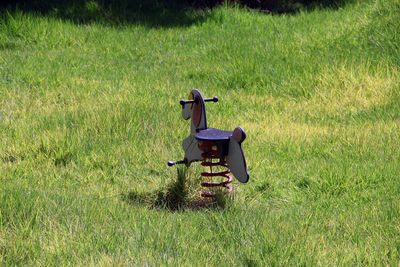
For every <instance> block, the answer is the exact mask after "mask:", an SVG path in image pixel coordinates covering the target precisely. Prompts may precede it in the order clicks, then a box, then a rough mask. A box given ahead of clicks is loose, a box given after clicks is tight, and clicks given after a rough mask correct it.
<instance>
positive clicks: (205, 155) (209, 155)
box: [201, 144, 232, 197]
mask: <svg viewBox="0 0 400 267" xmlns="http://www.w3.org/2000/svg"><path fill="white" fill-rule="evenodd" d="M207 146H208V148H209V149H208V151H209V152H208V153H202V154H201V156H202V157H203V162H202V163H201V165H202V166H208V167H210V172H202V173H201V176H203V177H216V176H221V177H224V178H226V179H227V180H226V181H223V182H203V183H201V186H203V187H217V186H220V187H225V188H226V189H228V192H229V193H231V192H232V187H231V186H229V184H230V183H231V182H232V177H231V176H230V175H229V174H230V173H231V170H230V169H229V168H228V164H227V163H226V162H221V161H219V162H212V161H207V159H211V160H212V159H219V157H218V153H217V151H216V150H212V148H211V147H212V144H211V145H207ZM216 166H222V167H226V168H227V170H226V171H222V172H213V171H212V167H216ZM201 196H202V197H212V196H213V194H212V193H211V192H203V193H202V194H201Z"/></svg>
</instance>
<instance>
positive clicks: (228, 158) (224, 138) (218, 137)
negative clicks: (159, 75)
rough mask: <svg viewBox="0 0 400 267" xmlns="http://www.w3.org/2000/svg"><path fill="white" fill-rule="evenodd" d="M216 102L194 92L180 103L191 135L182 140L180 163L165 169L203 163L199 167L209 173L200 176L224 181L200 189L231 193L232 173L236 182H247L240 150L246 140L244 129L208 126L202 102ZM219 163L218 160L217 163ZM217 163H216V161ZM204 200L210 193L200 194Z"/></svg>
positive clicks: (243, 159) (170, 163)
mask: <svg viewBox="0 0 400 267" xmlns="http://www.w3.org/2000/svg"><path fill="white" fill-rule="evenodd" d="M209 101H212V102H217V101H218V98H217V97H213V98H207V99H204V98H203V96H202V94H201V93H200V91H199V90H197V89H194V90H192V91H191V93H190V95H189V100H181V101H180V104H181V105H182V117H183V118H184V119H185V120H188V119H189V118H191V119H192V120H191V125H190V135H189V136H188V137H186V138H185V139H184V140H183V144H182V147H183V150H184V151H185V157H184V159H183V160H180V161H168V166H173V165H175V164H186V166H187V167H189V166H190V164H191V163H192V162H194V161H202V163H201V165H202V166H208V167H210V172H202V173H201V176H203V177H216V176H220V177H223V178H225V181H223V182H203V183H202V184H201V185H202V186H203V187H224V188H226V189H227V190H228V192H232V187H231V186H230V185H229V184H230V183H231V182H232V177H231V176H230V175H229V174H230V173H232V174H233V175H234V176H235V178H236V179H237V180H239V182H242V183H247V181H248V180H249V173H248V171H247V166H246V159H245V157H244V152H243V148H242V145H241V144H242V142H243V141H244V139H245V138H246V133H245V132H244V130H243V128H241V127H236V128H235V130H233V132H231V131H222V130H219V129H215V128H208V127H207V114H206V106H205V102H209ZM217 160H218V161H217ZM215 161H216V162H215ZM217 166H221V167H225V168H226V170H225V171H218V172H213V170H212V168H213V167H217ZM201 195H202V196H203V197H211V196H212V193H211V192H203V193H202V194H201Z"/></svg>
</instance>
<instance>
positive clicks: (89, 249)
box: [0, 0, 400, 266]
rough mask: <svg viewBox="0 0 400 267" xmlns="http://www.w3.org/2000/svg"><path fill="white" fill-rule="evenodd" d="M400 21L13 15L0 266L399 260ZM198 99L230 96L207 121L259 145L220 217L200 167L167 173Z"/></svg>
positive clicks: (378, 5) (1, 136)
mask: <svg viewBox="0 0 400 267" xmlns="http://www.w3.org/2000/svg"><path fill="white" fill-rule="evenodd" d="M93 3H95V2H92V4H93ZM399 14H400V2H399V1H398V0H388V1H373V2H372V1H363V2H360V3H355V4H352V5H347V6H344V7H342V8H339V9H336V10H329V9H324V10H314V11H301V12H299V13H297V14H294V15H282V16H277V15H268V14H260V13H257V12H251V11H246V10H242V9H239V8H234V7H220V8H216V9H214V10H208V11H197V12H194V11H188V12H187V13H185V23H182V24H179V23H174V24H171V25H169V24H160V25H159V26H157V24H152V23H150V24H149V23H145V21H140V20H137V21H136V20H135V21H129V20H127V21H124V20H121V21H122V22H120V23H110V21H109V20H101V19H94V20H90V19H89V20H85V21H84V22H83V23H80V22H79V21H75V20H69V19H68V18H65V17H61V16H58V15H57V14H56V13H54V14H52V13H50V14H47V15H40V14H37V13H32V12H26V11H20V10H11V9H10V10H9V11H5V10H3V11H2V12H1V20H0V140H1V142H0V183H1V186H0V263H1V264H2V265H6V266H8V265H54V264H57V265H67V264H71V265H87V264H91V265H111V264H115V265H159V264H163V265H167V264H171V265H196V266H200V265H251V266H254V265H255V266H257V265H259V266H263V265H265V264H267V265H308V266H313V265H320V266H326V265H345V266H348V265H372V266H375V265H391V266H395V265H398V264H399V263H400V233H399V231H400V219H399V218H400V199H399V195H400V180H399V177H400V150H399V146H400V45H399V44H400V31H399V29H400V15H399ZM175 22H176V21H175ZM193 88H198V89H200V90H201V91H202V93H203V94H204V95H205V96H206V97H212V96H214V95H216V96H218V97H219V98H220V101H219V102H218V103H214V104H213V103H211V104H207V111H208V123H209V126H211V127H216V128H221V129H225V130H233V129H234V128H235V127H236V126H242V127H243V128H244V129H245V130H246V133H247V136H248V138H247V139H246V141H245V142H244V143H243V146H244V150H245V154H246V159H247V164H248V167H249V172H250V181H249V183H248V184H246V185H243V184H239V183H238V182H235V184H234V192H235V193H234V197H233V199H232V200H228V203H227V205H226V206H225V207H222V208H212V207H199V205H196V203H197V202H196V201H198V194H197V193H198V191H199V190H200V188H199V187H200V180H199V179H200V178H199V174H200V169H201V168H200V167H199V166H198V164H197V165H192V166H191V167H190V169H189V170H188V172H187V174H186V176H185V178H182V177H183V176H179V177H181V178H179V179H180V180H179V179H178V180H177V172H176V168H175V167H174V168H168V167H167V166H166V162H167V161H168V160H178V159H181V158H182V157H183V151H182V149H181V142H182V140H183V138H184V137H186V136H187V135H188V134H189V123H188V122H187V121H184V120H182V119H181V114H180V105H179V100H180V99H182V98H186V97H187V95H188V94H189V92H190V90H192V89H193ZM180 191H181V192H184V193H185V194H184V195H182V198H181V199H180V198H179V197H178V196H179V194H176V192H180ZM171 192H173V193H171ZM173 194H175V195H173ZM171 195H172V197H171ZM171 199H172V200H173V201H178V202H173V201H172V202H171V201H170V200H171ZM171 203H172V204H171ZM176 203H178V204H176ZM188 203H189V204H188ZM171 207H173V208H171Z"/></svg>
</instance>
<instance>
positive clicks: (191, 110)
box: [180, 89, 207, 134]
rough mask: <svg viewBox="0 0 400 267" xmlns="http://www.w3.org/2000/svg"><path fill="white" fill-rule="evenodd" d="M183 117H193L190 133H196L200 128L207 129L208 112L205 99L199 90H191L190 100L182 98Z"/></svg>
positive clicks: (186, 118)
mask: <svg viewBox="0 0 400 267" xmlns="http://www.w3.org/2000/svg"><path fill="white" fill-rule="evenodd" d="M180 103H181V105H182V117H183V118H184V119H185V120H188V119H190V118H192V123H191V126H190V133H191V134H196V132H198V131H199V130H205V129H207V114H206V106H205V101H204V98H203V96H202V94H201V93H200V91H199V90H197V89H194V90H192V92H190V95H189V100H181V102H180Z"/></svg>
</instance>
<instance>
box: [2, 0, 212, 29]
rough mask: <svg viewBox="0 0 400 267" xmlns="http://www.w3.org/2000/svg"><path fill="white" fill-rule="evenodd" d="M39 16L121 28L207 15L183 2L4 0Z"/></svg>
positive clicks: (179, 23)
mask: <svg viewBox="0 0 400 267" xmlns="http://www.w3.org/2000/svg"><path fill="white" fill-rule="evenodd" d="M1 8H3V10H8V11H10V12H11V13H12V12H13V11H16V10H18V11H22V12H30V13H35V14H38V15H42V16H48V17H55V18H60V19H63V20H67V21H71V22H73V23H77V24H90V23H93V22H94V23H102V24H105V25H111V26H119V25H126V24H141V25H144V26H149V27H183V26H190V25H191V24H193V23H196V22H199V21H200V22H201V21H203V20H205V18H206V12H194V9H193V8H192V7H191V6H189V5H187V3H185V2H184V1H180V0H165V1H160V0H146V1H142V0H49V1H41V0H3V1H0V9H1Z"/></svg>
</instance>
